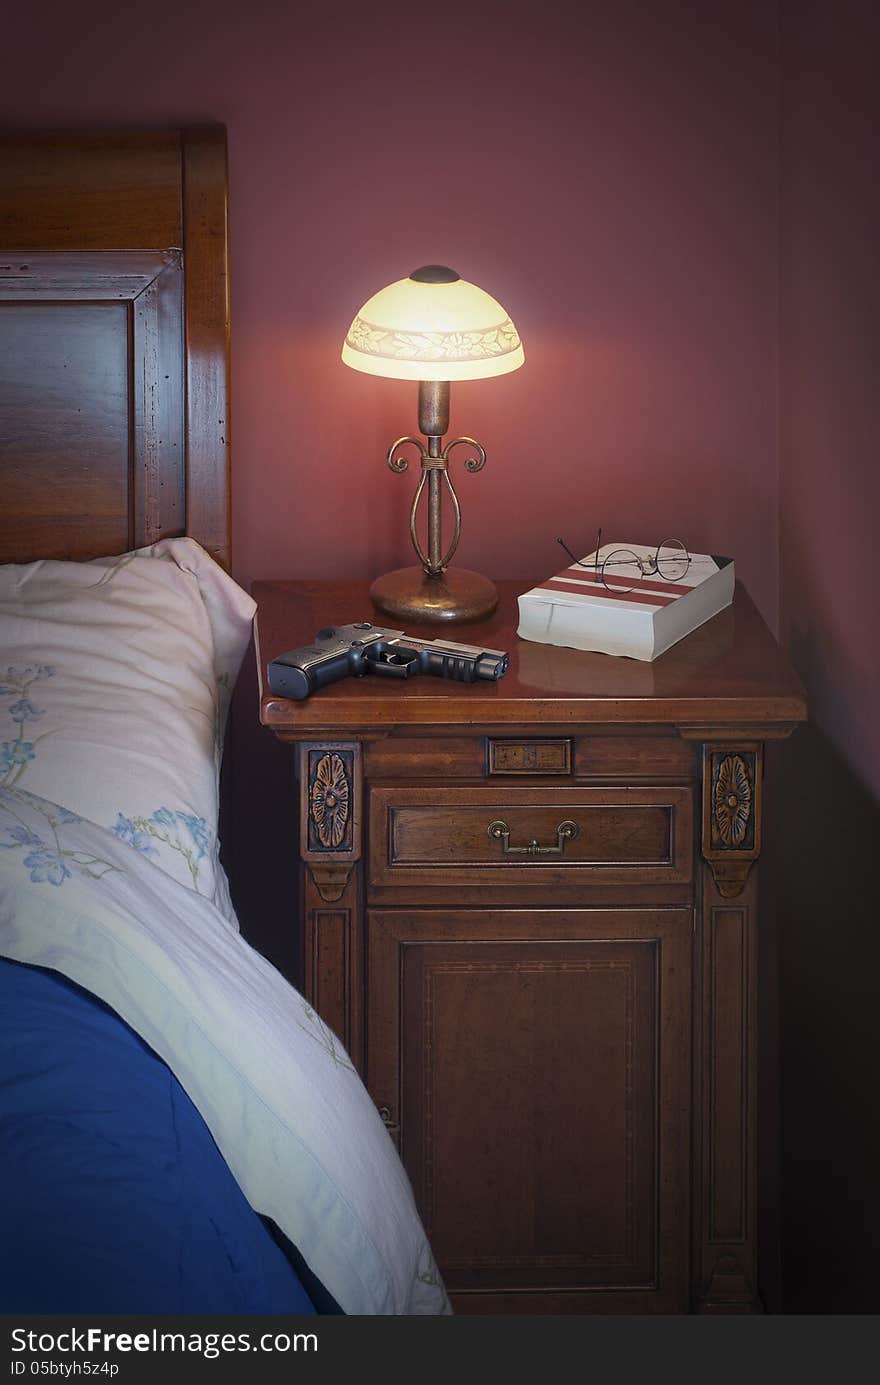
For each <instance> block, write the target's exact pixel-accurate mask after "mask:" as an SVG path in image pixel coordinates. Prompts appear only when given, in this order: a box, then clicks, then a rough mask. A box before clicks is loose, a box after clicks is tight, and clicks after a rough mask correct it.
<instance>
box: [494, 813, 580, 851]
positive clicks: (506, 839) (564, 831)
mask: <svg viewBox="0 0 880 1385" xmlns="http://www.w3.org/2000/svg"><path fill="white" fill-rule="evenodd" d="M486 831H487V833H488V834H489V836H490V837H492V838H494V840H495V841H497V842H501V846H502V851H503V854H504V855H505V856H561V855H562V853H563V851H564V850H565V843H566V842H571V841H574V839H575V837H576V836H577V834H578V832H579V831H580V828H579V827H578V825H577V823H576V822H572V821H571V819H570V818H566V820H565V822H561V823H560V824H559V826H558V827H557V829H556V845H555V846H539V845H538V843H537V841H536V840H535V839H534V838H533V839H532V840H531V841H530V842H529V843H528V844H527V845H526V846H511V845H510V828H509V827H508V825H507V823H506V822H502V821H501V819H500V818H496V819H495V821H494V822H490V823H489V826H488V827H487V828H486Z"/></svg>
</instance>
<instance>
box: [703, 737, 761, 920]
mask: <svg viewBox="0 0 880 1385" xmlns="http://www.w3.org/2000/svg"><path fill="white" fill-rule="evenodd" d="M761 763H762V748H761V746H753V747H749V746H742V747H740V746H718V745H706V746H705V748H704V763H703V856H704V858H705V859H706V861H707V862H708V863H709V866H710V868H711V870H712V874H713V876H714V878H715V884H716V885H717V887H718V891H719V893H720V894H721V895H722V896H723V897H724V898H725V899H732V898H733V897H735V896H736V895H738V894H739V893H740V892H741V890H742V888H743V886H744V885H745V882H746V880H747V878H748V875H749V871H750V870H751V868H752V865H753V864H754V862H755V860H756V859H757V857H758V855H759V853H760V850H761V800H760V788H761Z"/></svg>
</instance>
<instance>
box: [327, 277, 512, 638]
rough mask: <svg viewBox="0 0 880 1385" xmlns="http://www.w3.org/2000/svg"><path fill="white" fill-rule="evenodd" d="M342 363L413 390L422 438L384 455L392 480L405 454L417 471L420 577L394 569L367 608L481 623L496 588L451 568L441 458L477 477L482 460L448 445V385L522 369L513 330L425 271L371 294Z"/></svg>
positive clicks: (484, 300) (461, 442) (461, 286)
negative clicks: (421, 517) (423, 524)
mask: <svg viewBox="0 0 880 1385" xmlns="http://www.w3.org/2000/svg"><path fill="white" fill-rule="evenodd" d="M342 359H343V361H344V362H345V364H346V365H349V366H352V367H353V369H354V370H362V371H364V372H365V373H366V374H368V375H385V376H390V377H391V379H394V380H418V382H419V428H420V430H421V431H422V433H424V435H425V440H426V443H427V445H425V442H423V441H422V439H420V438H415V437H410V436H406V437H402V438H398V439H397V441H396V442H394V443H392V445H391V447H389V449H388V454H387V458H386V460H387V462H388V465H389V467H390V468H391V470H392V471H395V472H398V473H400V472H404V471H406V469H407V466H408V461H407V458H406V456H404V455H402V453H401V451H400V449H401V448H403V447H405V446H407V445H411V446H413V447H415V448H416V449H417V450H418V453H419V458H420V460H421V464H422V470H421V476H420V477H419V484H418V486H417V488H416V493H415V496H414V497H413V503H412V509H411V511H410V522H409V529H410V535H411V537H412V543H413V548H414V549H415V551H416V555H417V557H418V559H419V566H418V567H405V568H398V569H397V570H396V571H395V572H389V573H386V574H385V575H384V576H383V577H378V578H377V579H376V581H375V582H374V583H373V585H372V587H371V588H370V598H371V600H372V602H373V604H374V605H375V606H377V607H378V608H379V610H380V611H384V612H385V613H386V614H388V615H390V616H394V617H395V618H396V619H399V620H403V621H411V622H412V621H416V622H435V621H439V622H445V623H447V624H451V623H453V622H455V621H470V620H480V619H482V618H483V617H485V616H488V615H491V613H492V612H493V611H494V609H495V607H496V606H497V604H498V593H497V592H496V590H495V587H494V585H493V584H492V583H491V582H490V581H489V580H488V578H486V577H482V576H481V575H480V574H479V573H478V572H468V571H466V570H465V569H464V568H450V567H449V563H450V561H451V559H452V555H453V554H454V552H455V550H456V548H457V547H458V541H459V538H460V536H461V506H460V505H459V501H458V496H457V495H456V493H455V487H454V486H453V484H452V481H451V479H450V476H449V454H450V453H451V451H452V449H453V448H454V447H459V446H462V447H466V448H468V449H469V450H470V451H471V453H472V455H471V456H470V457H468V458H467V460H466V461H465V463H464V468H465V471H469V472H477V471H482V469H483V467H484V466H485V465H486V452H485V449H484V448H483V447H482V446H481V444H480V443H478V442H477V441H476V439H474V438H468V437H461V438H453V439H452V441H451V442H448V443H447V444H446V446H445V447H444V446H443V435H444V433H446V431H447V429H448V428H449V386H450V382H451V381H452V380H483V379H486V378H487V377H488V376H490V375H506V374H507V372H508V371H510V370H516V369H517V368H518V367H519V366H521V365H522V363H523V360H524V359H525V357H524V354H523V348H522V342H521V341H520V339H519V334H518V333H517V330H516V328H515V327H514V325H513V323H512V322H511V320H510V318H509V317H508V315H507V313H506V312H505V311H504V309H503V308H502V306H501V304H500V303H498V302H497V301H496V300H495V299H494V298H492V297H491V296H490V295H489V294H488V293H486V292H484V290H483V289H480V288H477V286H476V284H469V283H467V281H466V280H464V279H462V278H461V277H460V276H459V275H458V274H456V272H455V270H454V269H448V268H447V267H446V266H445V265H424V266H423V267H422V268H421V269H414V270H413V272H412V274H410V276H409V278H408V279H399V280H397V282H396V283H394V284H389V285H388V287H387V288H384V289H381V290H380V291H379V292H378V293H376V294H374V295H373V297H372V298H370V299H369V300H368V301H367V302H366V303H365V304H364V306H363V307H362V308H361V310H360V312H359V313H358V315H357V317H356V318H355V319H354V322H353V323H352V324H351V327H350V328H349V329H348V335H347V336H346V338H345V344H344V346H343V348H342ZM426 483H427V491H428V497H427V508H428V514H427V552H426V551H425V548H424V547H423V546H422V543H421V541H420V538H419V535H418V530H417V515H418V507H419V501H420V500H421V497H422V494H423V492H424V490H425V486H426ZM444 484H445V486H446V490H447V492H448V494H449V499H450V501H451V503H452V510H453V514H454V532H453V535H452V538H451V540H450V541H449V544H448V546H447V547H446V549H445V551H444V546H443V539H442V533H441V530H442V519H441V501H442V494H443V492H442V487H443V485H444Z"/></svg>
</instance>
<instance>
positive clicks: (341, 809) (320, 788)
mask: <svg viewBox="0 0 880 1385" xmlns="http://www.w3.org/2000/svg"><path fill="white" fill-rule="evenodd" d="M350 798H351V785H350V784H349V782H348V776H347V775H346V773H345V766H344V764H343V763H342V758H341V757H340V756H339V755H330V754H328V755H322V756H321V758H320V760H319V761H318V763H317V766H316V768H315V776H314V778H313V780H312V785H311V790H310V794H309V802H310V811H311V816H312V822H313V824H314V829H315V836H316V837H317V839H318V842H319V844H320V845H321V846H322V847H324V849H325V850H326V851H336V850H338V848H339V847H340V846H341V845H342V843H343V840H344V838H345V829H346V827H347V826H348V816H349V801H350Z"/></svg>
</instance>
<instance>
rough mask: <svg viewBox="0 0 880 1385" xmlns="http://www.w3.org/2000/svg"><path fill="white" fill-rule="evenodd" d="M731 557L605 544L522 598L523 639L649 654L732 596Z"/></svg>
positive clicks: (657, 652)
mask: <svg viewBox="0 0 880 1385" xmlns="http://www.w3.org/2000/svg"><path fill="white" fill-rule="evenodd" d="M733 584H734V565H733V560H732V559H731V558H721V557H715V556H712V555H711V554H708V553H689V552H687V551H686V550H683V549H681V548H678V547H676V546H675V545H670V546H668V547H662V548H660V549H658V548H657V547H656V545H655V546H653V547H646V546H645V545H644V544H634V543H608V544H603V545H602V547H601V548H600V549H599V550H598V551H597V552H595V553H590V554H588V555H587V557H585V558H582V559H580V560H579V561H578V562H575V563H569V565H568V566H567V567H565V568H563V569H562V571H561V572H557V573H554V575H553V576H552V577H548V578H547V579H546V581H544V582H541V583H540V585H539V586H537V587H533V588H532V589H531V590H530V591H527V592H524V593H523V595H522V596H521V597H520V598H519V615H520V622H519V627H518V631H517V633H518V634H519V635H520V637H521V638H522V639H525V640H535V641H538V642H540V643H544V644H558V645H564V646H567V647H569V648H572V649H588V650H595V651H597V652H599V653H603V654H614V655H622V656H625V657H628V658H632V659H643V660H652V659H656V658H658V657H659V655H660V654H662V653H664V652H665V650H667V649H669V648H670V646H671V645H673V644H676V643H677V642H678V641H679V640H681V639H684V637H685V636H686V635H689V634H690V632H691V631H692V630H695V629H696V628H697V626H699V625H702V624H704V622H705V621H707V620H709V619H711V617H712V616H714V615H717V613H718V612H719V611H722V610H723V609H724V607H725V606H729V605H730V603H731V601H732V600H733Z"/></svg>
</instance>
